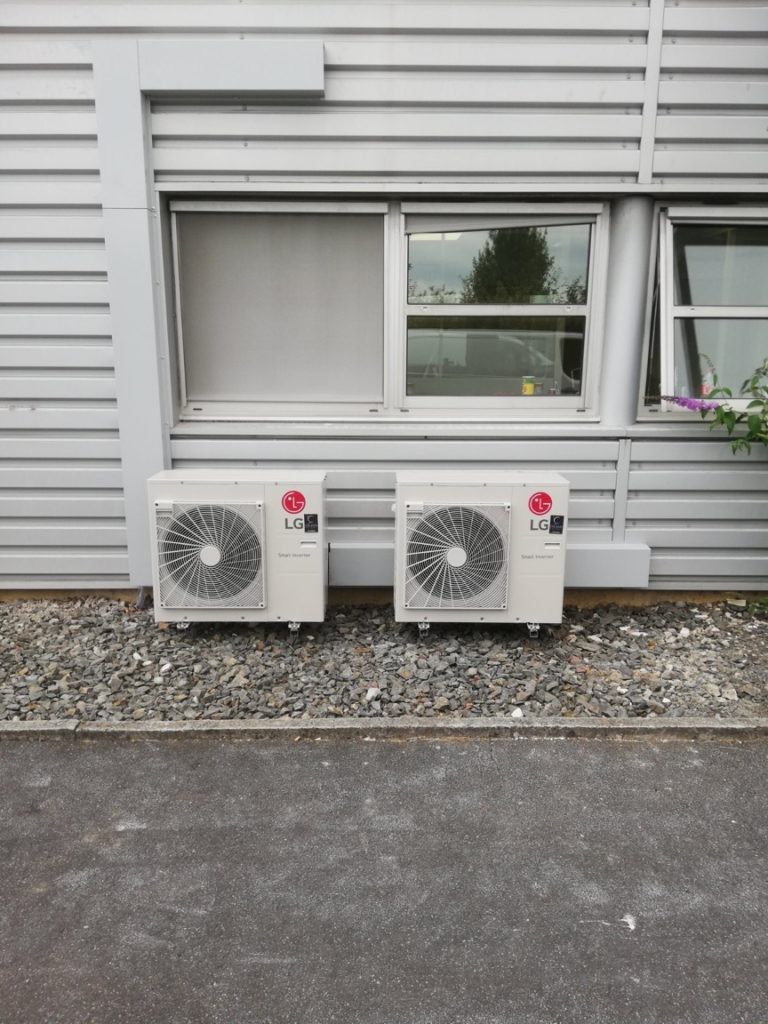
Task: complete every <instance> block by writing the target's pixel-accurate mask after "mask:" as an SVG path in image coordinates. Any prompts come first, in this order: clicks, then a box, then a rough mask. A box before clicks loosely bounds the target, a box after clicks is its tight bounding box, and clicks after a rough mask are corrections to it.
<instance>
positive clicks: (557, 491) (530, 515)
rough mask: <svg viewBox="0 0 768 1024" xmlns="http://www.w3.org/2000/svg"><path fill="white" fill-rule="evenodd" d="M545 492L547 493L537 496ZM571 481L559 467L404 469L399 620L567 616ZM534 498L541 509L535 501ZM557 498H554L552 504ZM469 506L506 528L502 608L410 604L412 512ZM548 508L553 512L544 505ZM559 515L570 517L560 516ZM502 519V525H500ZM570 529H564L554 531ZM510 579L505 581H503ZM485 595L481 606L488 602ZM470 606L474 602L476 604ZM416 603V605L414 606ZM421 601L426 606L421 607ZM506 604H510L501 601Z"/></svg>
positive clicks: (398, 529) (398, 536)
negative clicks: (523, 469) (522, 470)
mask: <svg viewBox="0 0 768 1024" xmlns="http://www.w3.org/2000/svg"><path fill="white" fill-rule="evenodd" d="M540 493H543V494H544V495H546V496H548V499H549V501H547V500H546V499H545V498H542V499H539V500H538V501H537V500H535V499H534V496H535V495H537V494H540ZM568 494H569V483H568V481H567V480H566V479H565V477H563V476H560V475H559V474H557V473H545V472H542V473H535V474H531V473H519V472H512V471H503V470H492V471H489V472H482V473H480V472H459V471H457V472H450V471H440V472H431V473H429V474H427V473H417V472H403V473H398V474H397V490H396V501H395V618H396V620H397V621H398V622H490V623H493V622H497V623H504V622H507V623H509V622H537V623H546V622H550V623H551V622H560V621H561V620H562V613H563V586H564V575H565V549H566V531H567V523H568ZM530 502H532V504H533V510H532V508H531V507H529V503H530ZM550 502H551V504H550ZM456 506H459V507H468V508H474V509H477V510H478V511H480V512H483V506H488V511H489V512H490V518H491V519H492V520H493V521H494V522H495V523H496V525H497V527H500V528H501V529H502V531H504V530H506V531H507V532H506V533H505V536H504V540H505V543H506V555H507V576H506V587H505V590H506V593H505V594H504V593H502V595H501V598H500V600H498V601H496V600H494V601H492V602H491V603H495V604H497V606H496V607H469V606H460V607H455V606H454V607H451V606H450V605H448V606H444V607H425V606H424V604H425V602H424V601H418V600H416V601H414V600H411V601H410V602H409V600H408V597H407V596H406V582H407V578H408V575H409V574H408V569H407V561H406V559H407V550H408V543H409V512H410V515H411V521H413V519H414V514H418V513H420V512H421V511H422V510H423V511H428V510H429V509H431V508H445V507H456ZM544 509H546V511H543V510H544ZM556 517H562V518H561V521H558V519H557V518H556ZM500 524H501V525H500ZM550 527H554V530H555V531H557V530H558V529H562V533H559V532H550ZM502 583H503V580H502ZM482 598H483V595H478V600H477V602H476V604H478V605H482V603H483V601H482ZM469 603H470V604H471V603H472V602H469ZM409 605H410V606H409ZM417 605H419V606H418V607H417ZM498 605H505V607H499V606H498Z"/></svg>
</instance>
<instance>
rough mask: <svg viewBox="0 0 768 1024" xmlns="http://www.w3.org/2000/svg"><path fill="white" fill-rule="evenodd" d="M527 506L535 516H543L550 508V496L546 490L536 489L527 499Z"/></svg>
mask: <svg viewBox="0 0 768 1024" xmlns="http://www.w3.org/2000/svg"><path fill="white" fill-rule="evenodd" d="M528 508H529V509H530V510H531V512H533V514H534V515H535V516H545V515H546V514H547V513H548V512H549V510H550V509H551V508H552V498H551V497H550V495H548V494H547V492H546V491H536V493H535V494H532V495H531V496H530V498H529V499H528Z"/></svg>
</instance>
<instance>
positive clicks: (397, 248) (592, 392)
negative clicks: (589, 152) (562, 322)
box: [169, 199, 608, 423]
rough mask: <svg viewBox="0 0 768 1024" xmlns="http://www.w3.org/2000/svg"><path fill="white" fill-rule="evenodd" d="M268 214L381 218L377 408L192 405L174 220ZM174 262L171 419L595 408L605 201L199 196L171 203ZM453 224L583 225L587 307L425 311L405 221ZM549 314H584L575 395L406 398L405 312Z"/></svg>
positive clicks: (448, 415)
mask: <svg viewBox="0 0 768 1024" xmlns="http://www.w3.org/2000/svg"><path fill="white" fill-rule="evenodd" d="M238 211H239V212H244V213H245V212H251V213H253V212H256V213H259V212H264V213H349V214H355V213H361V214H380V215H381V216H382V217H383V218H384V254H383V266H384V325H383V332H384V333H383V348H384V351H383V360H384V365H383V382H384V386H383V400H382V401H381V402H379V403H367V402H366V403H355V402H334V403H310V402H295V403H286V402H275V403H271V402H264V401H258V400H254V401H250V402H228V401H208V402H199V401H195V402H190V401H189V400H188V398H187V394H186V385H185V371H184V343H183V324H182V316H181V303H180V293H179V259H178V235H177V226H176V214H177V213H183V212H197V213H200V212H238ZM169 212H170V230H171V240H172V242H171V250H172V254H171V259H172V269H173V289H174V308H175V313H176V316H175V320H176V330H175V334H176V349H177V360H178V384H179V402H178V409H177V415H176V418H177V421H178V422H180V423H185V422H196V421H198V422H199V421H243V422H257V421H269V422H291V423H296V422H297V421H307V422H318V421H323V422H326V423H327V422H347V423H352V422H373V421H375V420H377V419H378V420H381V419H390V420H396V421H399V422H408V421H412V422H413V421H417V420H424V421H429V422H443V423H450V422H455V421H456V420H465V421H467V420H471V421H474V422H493V421H499V420H504V421H515V420H538V421H540V422H553V421H562V420H575V419H579V420H583V419H584V414H585V413H590V414H591V413H594V412H595V410H596V409H597V388H598V379H599V368H600V349H601V340H602V333H603V315H604V307H605V275H606V263H607V252H608V205H607V204H606V203H553V202H549V203H490V202H486V203H477V202H475V203H468V202H463V203H462V202H431V203H428V202H402V203H401V202H383V201H373V202H370V201H369V202H355V201H344V200H340V201H331V200H325V199H323V200H314V201H310V200H292V199H280V200H263V201H260V200H246V199H243V200H238V199H227V200H221V201H218V200H196V199H172V200H171V201H170V203H169ZM414 215H418V216H420V217H425V218H430V219H431V218H438V217H439V218H442V219H445V218H446V217H450V218H454V217H455V218H456V219H457V220H462V219H463V220H465V221H466V223H467V224H476V223H479V222H480V221H481V220H482V221H487V220H488V218H491V219H493V218H498V220H499V222H500V223H501V224H502V226H503V225H504V224H509V223H512V222H513V221H514V222H517V223H519V222H520V219H521V218H531V219H532V220H533V221H536V222H539V223H545V224H546V223H547V222H550V223H553V222H558V223H568V222H570V223H575V222H579V223H589V224H590V225H591V232H590V249H589V265H588V280H587V297H588V299H587V303H586V305H584V306H582V305H538V304H531V305H521V306H482V307H481V306H477V305H472V306H469V307H465V306H459V305H452V304H451V305H444V306H441V307H440V306H434V307H431V308H432V309H433V310H434V312H433V313H427V314H425V313H424V312H423V310H424V307H423V306H422V305H420V304H416V305H410V306H409V304H408V301H407V289H408V236H407V235H406V230H405V225H406V217H407V216H414ZM465 310H470V311H471V315H480V316H483V315H485V316H494V315H512V316H516V315H520V316H527V317H531V316H546V315H548V314H551V315H557V314H558V313H559V314H560V315H567V316H584V317H585V337H584V362H583V366H582V389H581V394H580V395H557V396H549V395H543V396H522V395H521V396H519V397H517V396H505V397H503V398H493V397H483V396H477V397H467V398H456V397H450V396H449V397H429V396H427V397H424V396H412V395H410V396H409V395H407V394H406V386H407V380H406V370H407V347H406V346H407V317H408V315H409V313H410V315H418V316H421V315H435V316H438V315H440V316H451V315H453V316H460V315H463V311H465Z"/></svg>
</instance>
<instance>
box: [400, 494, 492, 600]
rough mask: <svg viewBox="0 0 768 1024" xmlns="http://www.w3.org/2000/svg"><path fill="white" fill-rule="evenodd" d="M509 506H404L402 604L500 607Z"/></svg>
mask: <svg viewBox="0 0 768 1024" xmlns="http://www.w3.org/2000/svg"><path fill="white" fill-rule="evenodd" d="M509 513H510V507H509V505H490V504H486V505H479V504H478V505H424V506H421V505H418V506H416V507H414V506H413V505H409V506H408V507H407V509H406V515H407V527H406V552H405V571H406V580H405V603H406V606H407V607H408V608H506V605H507V577H508V562H507V556H508V540H507V538H508V537H509Z"/></svg>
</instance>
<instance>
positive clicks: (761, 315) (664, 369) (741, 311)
mask: <svg viewBox="0 0 768 1024" xmlns="http://www.w3.org/2000/svg"><path fill="white" fill-rule="evenodd" d="M677 224H689V225H695V224H725V225H739V224H744V225H752V224H755V225H759V224H765V225H768V207H755V206H750V207H746V206H742V207H737V206H710V207H706V206H705V207H702V206H670V207H667V208H666V209H661V210H660V212H659V255H658V260H659V265H658V273H659V347H660V353H659V355H660V369H661V387H660V390H661V394H662V396H663V395H673V394H674V387H675V325H676V323H677V321H678V320H693V319H699V320H704V319H712V320H766V321H768V302H766V303H765V304H764V305H761V306H725V305H723V306H708V305H680V304H678V303H677V302H676V300H675V277H674V275H675V253H674V228H675V225H677ZM766 356H768V352H766ZM646 361H647V360H646ZM646 373H647V369H646ZM694 397H698V396H694ZM751 400H752V399H751V398H737V397H734V398H732V399H728V405H729V406H730V407H731V408H733V409H735V410H744V409H746V408H747V406H748V404H749V402H750V401H751ZM661 411H662V412H665V413H669V414H674V413H676V414H678V416H679V417H680V418H686V419H689V418H690V416H691V413H690V412H688V411H684V410H681V408H680V406H678V405H676V404H675V403H674V402H669V401H665V400H664V398H663V397H662V400H661ZM695 415H697V416H698V413H695Z"/></svg>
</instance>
